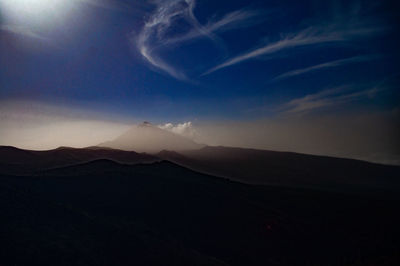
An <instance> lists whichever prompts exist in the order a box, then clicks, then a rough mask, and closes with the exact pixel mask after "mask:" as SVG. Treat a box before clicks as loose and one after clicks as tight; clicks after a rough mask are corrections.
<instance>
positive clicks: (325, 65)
mask: <svg viewBox="0 0 400 266" xmlns="http://www.w3.org/2000/svg"><path fill="white" fill-rule="evenodd" d="M379 57H380V56H379V55H361V56H354V57H350V58H345V59H339V60H334V61H330V62H326V63H322V64H318V65H314V66H310V67H306V68H301V69H296V70H292V71H289V72H286V73H283V74H281V75H279V76H277V77H276V78H274V79H273V80H281V79H285V78H289V77H293V76H298V75H301V74H305V73H308V72H313V71H316V70H320V69H324V68H332V67H339V66H342V65H347V64H352V63H360V62H366V61H370V60H375V59H378V58H379Z"/></svg>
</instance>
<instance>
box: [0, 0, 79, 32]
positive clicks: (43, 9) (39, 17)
mask: <svg viewBox="0 0 400 266" xmlns="http://www.w3.org/2000/svg"><path fill="white" fill-rule="evenodd" d="M74 2H75V1H72V0H0V11H1V15H2V16H3V17H4V18H5V19H6V23H13V24H28V25H29V24H39V25H41V26H44V25H43V24H45V23H48V24H49V23H51V22H53V21H55V20H59V19H62V18H65V16H66V15H67V14H68V13H69V11H70V10H71V8H72V6H73V3H74Z"/></svg>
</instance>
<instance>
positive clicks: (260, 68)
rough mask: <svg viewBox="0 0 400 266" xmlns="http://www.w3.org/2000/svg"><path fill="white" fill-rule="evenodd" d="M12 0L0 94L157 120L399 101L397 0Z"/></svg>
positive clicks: (1, 38)
mask: <svg viewBox="0 0 400 266" xmlns="http://www.w3.org/2000/svg"><path fill="white" fill-rule="evenodd" d="M18 1H19V0H16V2H18ZM35 1H36V2H40V1H41V0H30V2H35ZM60 1H62V0H60ZM64 1H65V0H64ZM6 2H10V1H8V0H0V8H1V17H0V22H1V30H0V64H1V65H0V100H1V101H8V100H15V99H22V100H32V101H38V102H46V103H52V104H56V105H57V104H60V105H65V106H79V107H83V108H87V109H93V110H95V111H96V110H99V111H100V110H101V111H103V112H109V113H112V114H114V115H115V114H117V115H121V116H124V117H141V118H146V119H149V120H154V121H184V120H196V119H200V120H201V119H216V120H218V119H230V120H232V119H233V120H235V119H237V120H249V119H255V118H260V117H271V116H279V115H282V114H285V115H287V114H290V115H305V114H312V113H347V112H354V111H358V110H377V111H385V110H388V111H390V110H394V109H396V108H398V97H399V93H398V78H399V72H400V68H399V65H398V62H399V59H400V58H399V55H400V54H399V49H398V47H400V41H399V38H400V37H399V36H400V35H399V34H398V33H399V31H398V21H397V20H396V15H397V10H398V9H397V8H396V7H395V6H394V4H391V3H390V2H389V1H247V0H246V1H211V0H209V1H207V0H205V1H201V0H198V1H194V0H191V1H189V0H187V1H186V2H185V1H179V0H172V1H167V0H166V1H159V0H154V1H149V2H147V3H145V2H144V1H137V2H135V1H95V0H93V1H88V0H76V1H75V2H74V1H71V2H74V3H73V4H69V6H67V7H65V8H59V10H57V9H56V8H54V10H53V11H51V12H50V14H49V10H48V8H49V7H46V6H42V7H41V8H42V9H41V10H39V12H37V13H35V12H33V13H32V12H31V13H29V15H28V14H24V12H27V11H26V10H25V9H21V8H20V9H18V10H17V11H16V12H20V13H19V17H18V16H17V17H16V15H15V13H12V12H11V11H13V10H11V11H10V7H9V5H7V3H6ZM28 2H29V1H28ZM42 2H46V3H48V2H47V1H44V0H42ZM322 2H323V3H322ZM393 2H394V1H393ZM47 5H50V4H47ZM12 8H13V7H11V9H12ZM67 11H68V12H67ZM38 14H39V15H38ZM45 16H47V17H49V18H46V19H44V18H43V17H45Z"/></svg>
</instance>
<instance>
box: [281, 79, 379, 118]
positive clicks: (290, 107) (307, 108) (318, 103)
mask: <svg viewBox="0 0 400 266" xmlns="http://www.w3.org/2000/svg"><path fill="white" fill-rule="evenodd" d="M382 90H383V88H382V87H381V86H379V85H378V86H375V87H372V88H367V89H362V90H357V91H354V90H352V87H351V86H340V87H335V88H329V89H325V90H322V91H319V92H317V93H313V94H308V95H306V96H303V97H300V98H296V99H293V100H291V101H289V102H288V103H286V104H284V105H283V106H281V107H280V108H279V111H280V112H283V113H286V114H289V113H291V114H304V113H308V112H312V111H314V110H317V109H321V108H325V107H332V106H338V105H341V104H345V103H348V102H352V101H356V100H359V99H361V98H363V97H369V98H373V97H374V96H375V95H376V94H377V93H378V92H380V91H382Z"/></svg>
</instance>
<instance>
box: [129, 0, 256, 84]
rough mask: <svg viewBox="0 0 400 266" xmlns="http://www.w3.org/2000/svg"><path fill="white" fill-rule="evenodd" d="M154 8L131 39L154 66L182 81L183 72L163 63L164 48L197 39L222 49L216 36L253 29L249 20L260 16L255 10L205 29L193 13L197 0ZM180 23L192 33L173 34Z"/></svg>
mask: <svg viewBox="0 0 400 266" xmlns="http://www.w3.org/2000/svg"><path fill="white" fill-rule="evenodd" d="M155 4H156V9H155V11H154V12H153V13H152V14H151V15H150V17H149V19H147V20H146V21H145V23H144V26H143V28H142V29H141V31H140V32H139V34H137V35H136V36H134V38H132V42H133V44H134V45H135V47H136V48H137V50H138V51H139V53H140V54H141V55H142V56H143V58H144V59H145V60H146V61H147V62H148V63H149V64H150V65H151V66H153V67H154V68H156V69H159V70H162V71H163V72H166V73H168V74H169V75H170V76H172V77H174V78H176V79H179V80H187V77H186V75H185V73H184V71H182V70H178V69H177V67H175V66H173V65H171V64H169V63H167V62H166V61H165V60H163V59H162V56H161V55H160V53H159V51H158V50H159V49H160V48H161V47H165V46H170V45H173V44H177V43H182V42H184V41H188V40H192V39H196V38H208V39H210V40H211V41H213V42H215V43H216V44H217V45H220V46H222V41H221V40H220V38H219V37H218V36H216V35H215V34H214V32H216V31H223V30H229V29H233V28H238V27H244V26H246V25H251V23H250V19H251V18H253V17H255V16H256V15H259V14H260V12H256V11H252V10H245V9H243V10H236V11H233V12H231V13H228V14H226V15H224V16H223V17H222V18H220V19H218V20H210V21H209V22H208V23H207V24H205V25H202V24H201V23H200V22H199V21H198V19H197V18H196V16H195V15H194V13H193V10H194V8H195V6H196V1H195V0H188V1H182V0H170V1H156V2H155ZM178 20H180V23H182V21H184V23H186V26H189V28H190V29H189V30H188V31H186V32H182V33H181V34H171V32H172V31H173V29H175V28H176V27H177V24H178V22H177V21H178Z"/></svg>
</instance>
